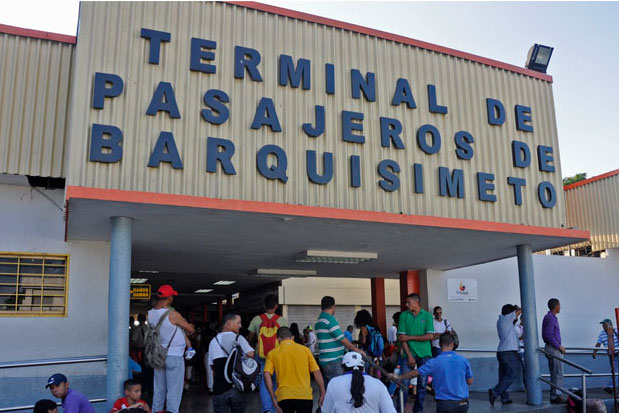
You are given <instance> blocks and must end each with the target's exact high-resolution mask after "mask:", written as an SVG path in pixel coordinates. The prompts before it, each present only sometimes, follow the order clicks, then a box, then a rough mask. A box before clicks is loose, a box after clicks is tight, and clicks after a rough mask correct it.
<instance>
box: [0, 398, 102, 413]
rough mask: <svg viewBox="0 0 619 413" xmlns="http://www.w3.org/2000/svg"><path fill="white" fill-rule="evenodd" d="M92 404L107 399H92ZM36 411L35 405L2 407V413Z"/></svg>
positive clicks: (0, 408)
mask: <svg viewBox="0 0 619 413" xmlns="http://www.w3.org/2000/svg"><path fill="white" fill-rule="evenodd" d="M88 401H89V402H90V403H103V402H105V401H106V399H103V398H102V399H90V400H88ZM56 406H58V407H60V403H56ZM32 409H34V405H31V406H15V407H0V412H16V411H19V410H32Z"/></svg>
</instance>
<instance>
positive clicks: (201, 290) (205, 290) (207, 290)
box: [194, 288, 213, 294]
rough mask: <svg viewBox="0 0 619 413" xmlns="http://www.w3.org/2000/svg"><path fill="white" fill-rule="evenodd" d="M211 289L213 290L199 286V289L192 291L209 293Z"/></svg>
mask: <svg viewBox="0 0 619 413" xmlns="http://www.w3.org/2000/svg"><path fill="white" fill-rule="evenodd" d="M211 291H213V289H212V288H200V289H199V290H195V291H194V293H197V294H206V293H210V292H211Z"/></svg>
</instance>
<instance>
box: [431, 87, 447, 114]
mask: <svg viewBox="0 0 619 413" xmlns="http://www.w3.org/2000/svg"><path fill="white" fill-rule="evenodd" d="M428 104H429V106H430V112H431V113H442V114H446V113H447V106H441V105H439V104H438V103H436V86H434V85H428Z"/></svg>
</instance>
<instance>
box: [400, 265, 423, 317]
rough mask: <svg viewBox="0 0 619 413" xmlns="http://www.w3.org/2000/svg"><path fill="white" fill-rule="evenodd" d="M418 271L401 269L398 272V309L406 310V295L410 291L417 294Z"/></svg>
mask: <svg viewBox="0 0 619 413" xmlns="http://www.w3.org/2000/svg"><path fill="white" fill-rule="evenodd" d="M420 291H421V289H420V285H419V271H412V270H409V271H402V272H401V273H400V309H401V310H402V311H404V310H406V296H407V295H409V294H412V293H417V294H419V293H420Z"/></svg>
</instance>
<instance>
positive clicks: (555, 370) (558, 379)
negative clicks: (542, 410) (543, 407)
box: [544, 344, 563, 400]
mask: <svg viewBox="0 0 619 413" xmlns="http://www.w3.org/2000/svg"><path fill="white" fill-rule="evenodd" d="M544 350H546V352H548V353H550V354H553V355H555V356H558V357H563V354H561V352H560V351H559V350H558V349H556V348H554V347H553V346H551V345H550V344H546V345H545V346H544ZM546 358H547V359H548V371H550V381H551V382H552V383H554V384H556V385H559V386H562V387H563V363H561V362H560V361H559V360H556V359H554V358H551V357H548V356H546ZM560 395H561V392H560V391H559V390H558V389H557V388H555V387H552V388H551V389H550V399H551V400H552V399H555V398H557V397H559V396H560Z"/></svg>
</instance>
